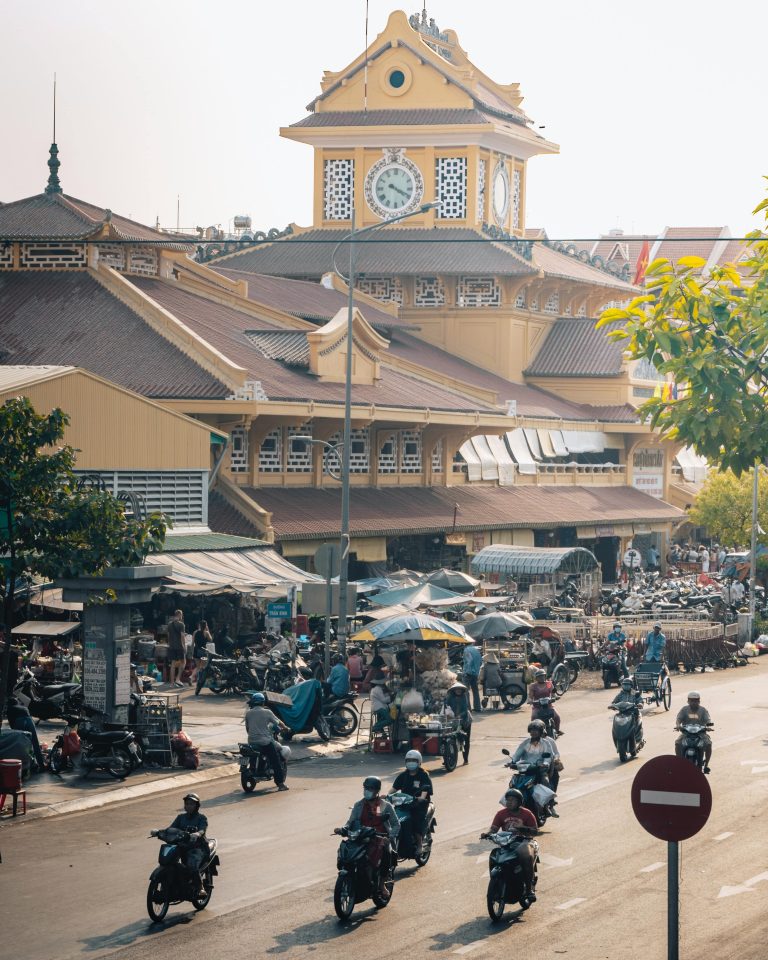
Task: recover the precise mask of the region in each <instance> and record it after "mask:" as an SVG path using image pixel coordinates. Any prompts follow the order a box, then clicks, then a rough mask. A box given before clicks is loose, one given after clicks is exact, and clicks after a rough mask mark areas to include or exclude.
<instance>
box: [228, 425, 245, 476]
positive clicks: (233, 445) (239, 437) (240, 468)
mask: <svg viewBox="0 0 768 960" xmlns="http://www.w3.org/2000/svg"><path fill="white" fill-rule="evenodd" d="M229 469H230V470H231V471H232V473H245V472H246V471H247V470H248V431H247V430H246V429H245V427H235V428H234V430H233V431H232V433H231V434H230V444H229Z"/></svg>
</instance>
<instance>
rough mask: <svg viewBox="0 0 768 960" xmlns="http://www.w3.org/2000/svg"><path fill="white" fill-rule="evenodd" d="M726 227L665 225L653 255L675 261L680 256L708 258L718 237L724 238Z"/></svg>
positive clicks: (726, 234)
mask: <svg viewBox="0 0 768 960" xmlns="http://www.w3.org/2000/svg"><path fill="white" fill-rule="evenodd" d="M727 236H728V228H727V227H667V229H666V230H665V231H664V235H663V237H662V239H661V243H660V244H659V245H658V247H657V248H656V249H654V250H653V257H654V259H657V258H659V257H664V258H666V259H667V260H671V261H672V262H673V263H676V262H677V261H678V260H679V259H680V257H703V258H704V259H705V260H709V258H710V257H711V256H712V253H713V251H714V248H715V245H716V244H717V243H718V240H715V239H713V238H714V237H718V238H720V239H723V240H724V239H726V237H727Z"/></svg>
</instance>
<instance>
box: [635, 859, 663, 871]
mask: <svg viewBox="0 0 768 960" xmlns="http://www.w3.org/2000/svg"><path fill="white" fill-rule="evenodd" d="M663 866H664V861H663V860H657V861H656V863H649V864H648V866H647V867H643V869H642V870H641V871H640V873H653V871H654V870H658V869H659V868H660V867H663Z"/></svg>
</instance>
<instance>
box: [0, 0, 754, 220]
mask: <svg viewBox="0 0 768 960" xmlns="http://www.w3.org/2000/svg"><path fill="white" fill-rule="evenodd" d="M397 6H398V4H397V3H396V2H392V0H370V24H369V34H370V38H371V39H373V38H374V37H375V35H376V34H377V33H379V32H380V31H381V30H382V29H383V27H384V25H385V23H386V20H387V16H388V14H389V12H390V11H391V10H392V9H396V8H397ZM420 7H421V4H419V3H418V2H414V3H411V4H410V5H408V6H406V7H404V9H405V10H406V12H408V13H412V12H415V11H416V10H417V9H420ZM427 9H428V14H429V15H430V16H433V17H435V19H436V20H437V23H438V25H439V26H440V27H441V28H442V29H446V28H453V29H455V30H456V31H457V33H458V36H459V41H460V43H461V45H462V46H463V47H464V49H465V50H467V52H468V54H469V56H470V58H471V59H472V60H473V61H474V63H475V64H476V65H477V66H478V67H480V68H481V69H482V70H484V71H485V72H486V73H487V74H489V75H490V76H491V77H493V78H494V79H495V80H497V81H499V82H501V83H510V82H516V81H517V82H520V84H521V87H522V92H523V94H524V96H525V102H524V107H525V109H526V110H527V112H528V113H529V115H530V116H531V117H532V118H533V119H534V120H535V122H536V125H537V126H538V125H545V130H544V131H543V133H544V135H545V136H546V137H547V138H548V139H550V140H554V141H555V142H557V143H559V144H560V146H561V154H560V155H559V156H555V157H542V158H536V159H534V160H533V161H531V163H530V165H529V181H528V226H544V227H545V228H546V229H547V231H548V233H549V235H550V236H551V237H590V236H596V235H597V234H598V233H601V232H605V231H607V230H608V229H610V228H612V227H623V228H624V229H625V230H627V231H629V230H636V231H643V232H649V233H653V232H655V231H660V230H661V229H663V227H664V226H665V225H667V224H672V225H679V226H710V225H721V224H727V225H728V226H730V227H731V228H732V230H733V231H734V232H736V231H738V232H741V231H744V230H746V229H748V228H749V227H750V225H753V226H754V225H755V221H754V220H752V219H751V217H750V211H751V210H752V208H753V207H754V206H755V205H756V204H757V202H758V201H759V200H760V199H761V198H762V197H763V196H764V184H765V182H766V181H763V180H762V176H763V175H764V174H766V173H768V132H767V131H768V125H766V123H765V114H764V110H765V103H766V96H765V94H766V77H765V72H764V68H763V67H762V66H761V64H763V62H764V55H765V50H764V44H765V37H766V28H767V27H768V4H766V3H765V2H764V0H759V2H756V3H750V4H748V3H746V2H744V0H742V2H736V3H731V4H726V3H722V2H720V0H663V2H662V0H646V2H642V0H637V2H635V0H633V2H630V0H612V2H609V0H579V2H575V3H574V2H573V0H547V2H543V0H539V2H530V0H529V2H525V3H521V2H515V0H472V2H471V3H468V2H467V0H432V2H431V3H429V4H428V7H427ZM364 17H365V0H324V2H319V0H293V2H288V0H282V2H274V0H270V2H263V0H219V2H218V3H211V2H210V0H208V2H205V3H203V2H201V0H183V2H181V0H153V2H148V0H131V2H130V3H121V4H118V3H114V2H109V0H68V2H66V3H61V2H58V0H57V2H53V0H37V2H30V0H2V3H0V82H1V83H2V87H1V88H0V89H1V90H2V96H1V97H0V104H1V106H0V113H1V114H2V123H1V125H0V129H1V130H2V149H0V200H2V201H5V202H7V201H9V200H15V199H18V198H20V197H25V196H29V195H31V194H35V193H39V192H41V190H42V189H43V187H44V185H45V181H46V177H47V172H48V171H47V168H46V165H45V163H46V159H47V151H48V145H49V143H50V140H51V81H52V76H53V72H54V71H56V72H57V74H58V81H59V86H58V92H59V98H58V119H57V140H58V143H59V148H60V158H61V161H62V167H61V179H62V184H63V186H64V189H65V191H66V192H67V193H69V194H71V195H73V196H76V197H80V198H82V199H84V200H88V201H90V202H93V203H97V204H100V205H102V206H108V207H111V208H112V209H113V210H115V211H116V212H119V213H121V214H124V215H126V216H132V217H133V218H134V219H137V220H141V221H144V222H146V223H154V221H155V217H156V216H158V215H159V217H160V220H161V223H162V224H163V225H168V226H172V225H174V224H175V221H176V197H177V194H179V195H180V196H181V224H182V226H186V227H194V226H197V225H200V226H206V225H208V224H213V223H221V224H223V225H224V226H225V227H226V226H227V223H228V221H229V220H230V219H231V218H232V217H233V216H234V215H235V214H239V213H249V214H251V216H252V217H253V220H254V227H255V228H257V229H267V228H268V227H271V226H278V227H283V226H284V225H285V224H287V223H288V222H290V221H295V222H296V223H299V224H309V223H310V222H311V189H312V181H311V177H312V158H311V148H310V147H308V146H305V145H303V144H296V143H292V142H290V141H283V140H281V139H280V137H279V136H278V128H279V127H280V126H281V125H287V124H290V123H292V122H295V121H297V120H300V119H301V118H302V117H303V116H305V109H304V108H305V105H306V104H307V103H308V102H309V101H310V100H311V99H312V98H313V97H314V96H315V95H316V94H317V93H318V92H319V81H320V77H321V75H322V72H323V70H324V69H331V70H338V69H340V68H341V67H343V66H345V65H346V64H347V63H348V62H349V61H351V60H352V59H353V58H354V57H355V56H356V55H357V54H358V53H359V52H360V51H361V50H362V49H363V46H364Z"/></svg>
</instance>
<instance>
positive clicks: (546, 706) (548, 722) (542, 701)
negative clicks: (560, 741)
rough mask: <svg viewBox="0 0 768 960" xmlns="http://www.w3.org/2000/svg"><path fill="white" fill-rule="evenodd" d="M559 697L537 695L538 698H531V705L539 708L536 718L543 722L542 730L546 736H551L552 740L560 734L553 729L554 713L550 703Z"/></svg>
mask: <svg viewBox="0 0 768 960" xmlns="http://www.w3.org/2000/svg"><path fill="white" fill-rule="evenodd" d="M559 699H560V698H559V697H539V699H538V700H532V701H531V706H532V707H538V708H539V716H538V719H539V720H541V722H542V723H543V724H544V732H545V734H546V736H548V737H551V738H552V739H553V740H557V738H558V737H559V736H560V734H559V733H558V731H557V730H556V729H555V715H554V710H553V708H552V704H553V703H554V702H555V700H559Z"/></svg>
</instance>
